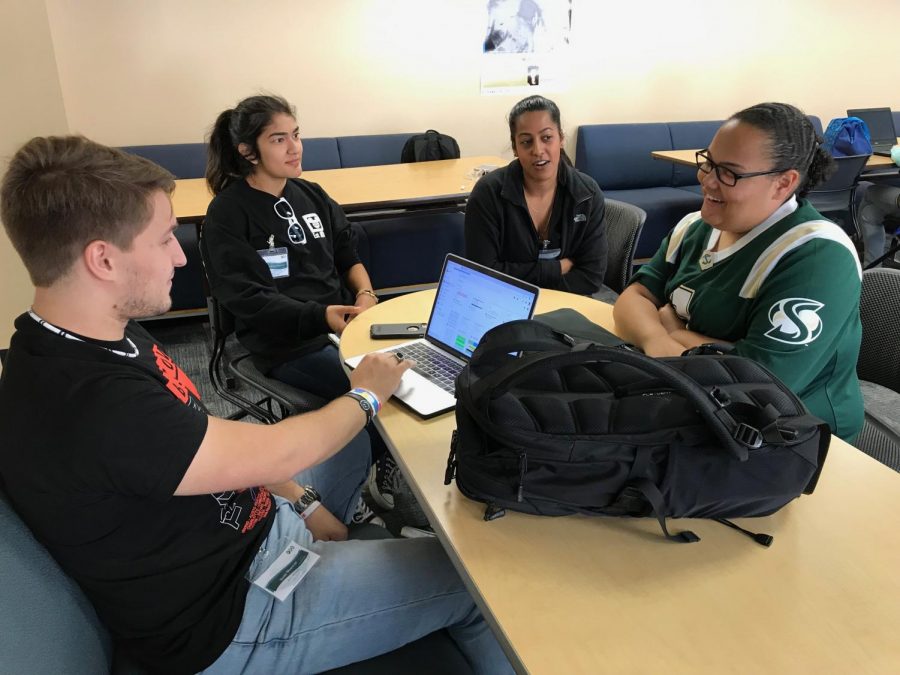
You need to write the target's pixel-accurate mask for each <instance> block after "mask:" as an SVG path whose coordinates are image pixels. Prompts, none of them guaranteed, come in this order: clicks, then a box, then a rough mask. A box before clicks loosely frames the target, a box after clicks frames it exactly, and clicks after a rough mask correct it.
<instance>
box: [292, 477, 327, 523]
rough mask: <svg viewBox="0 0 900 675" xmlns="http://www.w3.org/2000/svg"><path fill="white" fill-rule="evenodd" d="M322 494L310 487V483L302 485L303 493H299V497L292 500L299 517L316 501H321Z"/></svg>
mask: <svg viewBox="0 0 900 675" xmlns="http://www.w3.org/2000/svg"><path fill="white" fill-rule="evenodd" d="M321 501H322V496H321V495H320V494H319V492H318V491H317V490H316V489H315V488H314V487H312V486H311V485H304V486H303V494H302V495H300V498H299V499H298V500H297V501H295V502H294V511H296V512H297V515H299V516H300V517H301V518H302V517H303V514H304V513H305V512H306V510H307V509H308V508H309V507H311V506H312V505H313V504H315V503H316V502H321Z"/></svg>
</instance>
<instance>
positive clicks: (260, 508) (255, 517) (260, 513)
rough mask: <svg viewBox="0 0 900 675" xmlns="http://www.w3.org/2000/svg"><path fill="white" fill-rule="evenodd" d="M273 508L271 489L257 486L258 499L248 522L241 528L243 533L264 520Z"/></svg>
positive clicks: (254, 502) (251, 510)
mask: <svg viewBox="0 0 900 675" xmlns="http://www.w3.org/2000/svg"><path fill="white" fill-rule="evenodd" d="M271 508H272V498H271V496H270V495H269V491H268V490H267V489H266V488H264V487H259V488H256V499H255V500H254V501H253V508H252V509H250V515H249V516H247V522H246V523H244V527H243V528H242V529H241V533H244V532H249V531H250V530H252V529H253V528H254V527H256V524H257V523H259V522H262V521H263V520H265V519H266V516H267V515H269V511H270V510H271Z"/></svg>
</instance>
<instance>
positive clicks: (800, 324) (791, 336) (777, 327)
mask: <svg viewBox="0 0 900 675" xmlns="http://www.w3.org/2000/svg"><path fill="white" fill-rule="evenodd" d="M824 306H825V305H823V304H822V303H821V302H819V301H818V300H810V299H809V298H786V299H784V300H779V301H778V302H776V303H775V304H774V305H772V306H771V307H770V308H769V323H771V324H772V328H771V329H770V330H769V331H767V332H766V337H768V338H772V339H773V340H776V341H778V342H784V343H785V344H789V345H808V344H809V343H810V342H812V341H813V340H815V339H816V338H817V337H819V335H821V333H822V319H821V318H820V317H819V310H820V309H822V307H824Z"/></svg>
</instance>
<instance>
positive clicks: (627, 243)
mask: <svg viewBox="0 0 900 675" xmlns="http://www.w3.org/2000/svg"><path fill="white" fill-rule="evenodd" d="M605 204H606V213H605V215H604V220H603V222H604V227H606V241H607V245H608V247H609V248H608V249H607V255H606V274H605V275H604V277H603V288H601V289H600V290H599V291H597V292H596V293H594V295H593V296H592V297H593V298H594V299H596V300H602V301H603V302H609V303H613V302H615V301H616V298H617V297H619V293H621V292H622V291H624V290H625V287H626V286H627V285H628V281H629V279H631V272H632V268H633V267H634V250H635V248H636V247H637V241H638V238H639V237H640V236H641V230H642V229H643V227H644V221H645V220H647V212H646V211H644V210H643V209H642V208H639V207H637V206H635V205H634V204H629V203H627V202H620V201H617V200H615V199H607V200H606V203H605Z"/></svg>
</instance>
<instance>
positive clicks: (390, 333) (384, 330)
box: [369, 323, 428, 340]
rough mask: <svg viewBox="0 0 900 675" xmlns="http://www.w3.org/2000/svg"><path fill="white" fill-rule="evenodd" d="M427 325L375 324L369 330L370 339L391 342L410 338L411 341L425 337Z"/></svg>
mask: <svg viewBox="0 0 900 675" xmlns="http://www.w3.org/2000/svg"><path fill="white" fill-rule="evenodd" d="M427 325H428V324H427V323H373V324H372V326H371V327H370V328H369V337H371V338H372V339H373V340H390V339H397V338H409V339H410V340H412V339H415V338H420V337H422V336H423V335H425V327H426V326H427Z"/></svg>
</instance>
